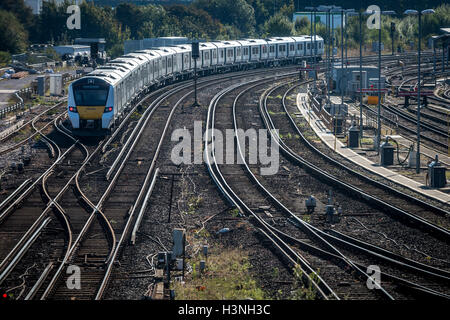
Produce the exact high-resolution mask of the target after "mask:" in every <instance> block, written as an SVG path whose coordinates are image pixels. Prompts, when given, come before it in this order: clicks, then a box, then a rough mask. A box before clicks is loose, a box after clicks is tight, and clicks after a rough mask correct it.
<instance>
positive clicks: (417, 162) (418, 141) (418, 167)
mask: <svg viewBox="0 0 450 320" xmlns="http://www.w3.org/2000/svg"><path fill="white" fill-rule="evenodd" d="M421 15H422V12H421V11H419V14H418V17H419V46H418V51H419V52H418V60H419V61H418V68H417V69H418V85H417V93H418V101H417V153H416V173H420V108H421V102H420V51H421V50H420V45H421V41H420V38H421V22H420V21H421V20H422V19H421Z"/></svg>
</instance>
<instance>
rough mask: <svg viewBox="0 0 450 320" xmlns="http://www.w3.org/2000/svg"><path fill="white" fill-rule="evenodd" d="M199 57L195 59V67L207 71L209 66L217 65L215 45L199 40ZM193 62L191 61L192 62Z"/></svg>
mask: <svg viewBox="0 0 450 320" xmlns="http://www.w3.org/2000/svg"><path fill="white" fill-rule="evenodd" d="M199 50H200V59H199V61H197V67H199V65H200V66H201V68H202V69H203V70H204V71H205V72H207V71H208V70H210V69H211V68H214V67H215V66H217V47H216V46H215V45H214V44H213V43H211V42H200V43H199ZM192 64H193V63H192Z"/></svg>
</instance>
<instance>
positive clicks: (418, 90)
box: [404, 9, 443, 173]
mask: <svg viewBox="0 0 450 320" xmlns="http://www.w3.org/2000/svg"><path fill="white" fill-rule="evenodd" d="M432 13H434V10H433V9H425V10H422V11H417V10H406V11H405V12H404V14H405V15H413V16H415V15H417V17H418V19H419V30H418V31H419V36H418V37H419V43H418V46H417V55H418V57H417V59H418V68H417V153H416V173H420V108H421V99H420V98H421V97H420V86H421V85H420V52H421V48H420V46H421V41H420V40H421V36H422V33H421V31H422V30H421V26H422V22H421V20H422V19H421V18H422V15H426V14H432ZM442 62H443V61H442Z"/></svg>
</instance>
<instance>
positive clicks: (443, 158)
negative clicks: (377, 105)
mask: <svg viewBox="0 0 450 320" xmlns="http://www.w3.org/2000/svg"><path fill="white" fill-rule="evenodd" d="M330 100H331V102H333V103H341V98H338V97H333V96H331V97H330ZM348 113H349V114H350V115H355V116H358V117H359V115H360V113H359V108H356V107H355V106H354V105H353V104H350V105H349V106H348ZM365 118H366V117H365V115H364V114H363V121H365ZM389 136H390V137H391V138H393V139H395V140H396V141H397V142H398V143H399V144H401V145H403V146H406V147H408V146H410V145H412V144H414V145H415V142H416V141H415V140H413V139H409V138H406V137H404V136H401V135H398V134H395V135H389ZM420 154H421V155H424V156H426V157H428V158H430V159H434V158H435V157H436V154H437V155H438V156H439V162H441V163H443V164H444V165H445V166H447V167H450V157H449V156H448V155H447V154H445V153H442V152H440V151H436V150H433V149H430V148H428V147H427V146H425V145H424V144H422V143H421V144H420Z"/></svg>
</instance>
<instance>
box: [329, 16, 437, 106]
mask: <svg viewBox="0 0 450 320" xmlns="http://www.w3.org/2000/svg"><path fill="white" fill-rule="evenodd" d="M330 13H331V11H330V9H328V12H327V16H328V19H327V25H328V50H327V51H328V61H327V62H328V63H327V73H328V74H327V98H328V103H330V77H331V51H330V50H331V24H330V23H331V16H330ZM442 62H444V59H442Z"/></svg>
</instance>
